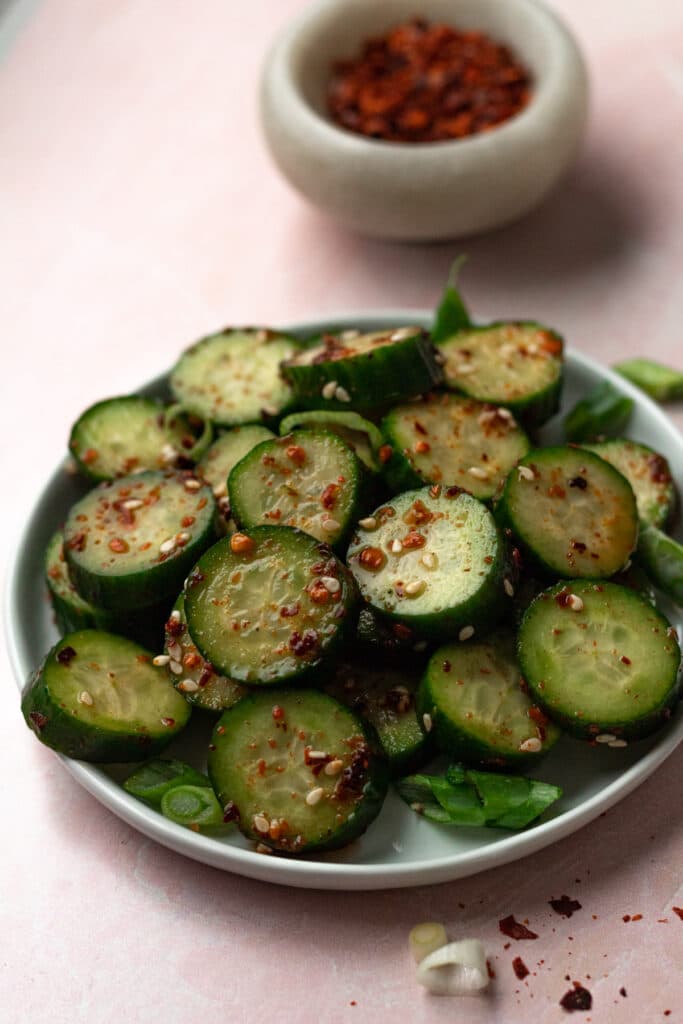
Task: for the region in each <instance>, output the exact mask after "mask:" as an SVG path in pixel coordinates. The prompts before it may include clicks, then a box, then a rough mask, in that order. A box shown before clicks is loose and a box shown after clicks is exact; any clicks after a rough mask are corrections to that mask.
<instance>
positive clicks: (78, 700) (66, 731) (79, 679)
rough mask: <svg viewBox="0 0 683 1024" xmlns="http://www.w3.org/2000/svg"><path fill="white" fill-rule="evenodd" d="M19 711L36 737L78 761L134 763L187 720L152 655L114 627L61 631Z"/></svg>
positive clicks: (181, 702)
mask: <svg viewBox="0 0 683 1024" xmlns="http://www.w3.org/2000/svg"><path fill="white" fill-rule="evenodd" d="M21 709H22V712H23V715H24V718H25V720H26V724H27V725H28V726H29V728H31V729H33V731H34V732H35V734H36V736H37V737H38V739H39V740H40V741H41V742H42V743H45V744H46V746H48V747H52V748H53V750H57V751H59V752H60V753H61V754H66V756H67V757H73V758H78V759H79V760H82V761H103V762H115V761H139V760H140V759H141V758H143V757H149V756H151V755H152V754H157V753H159V752H160V751H161V750H163V748H164V747H165V746H166V745H167V744H168V743H170V741H171V740H172V739H173V737H174V736H175V735H176V734H177V733H178V732H180V730H181V729H183V728H184V726H185V725H186V724H187V721H188V719H189V717H190V712H191V708H190V705H189V704H188V703H187V701H185V700H184V699H183V698H182V697H181V696H180V694H179V693H176V691H175V690H174V689H173V687H172V686H171V684H170V683H169V681H168V677H167V675H166V672H165V671H163V670H162V669H158V668H155V667H154V666H153V665H152V655H151V654H150V653H149V652H148V651H146V650H145V649H144V647H140V646H138V644H134V643H132V641H130V640H126V639H124V637H121V636H115V635H114V634H113V633H104V632H99V631H97V630H81V631H79V632H76V633H68V634H67V635H66V636H65V637H64V638H63V639H62V640H60V641H59V643H58V644H57V645H56V646H55V647H53V649H52V650H51V651H50V653H49V654H48V655H47V657H46V659H45V661H44V662H43V664H42V665H41V667H40V668H39V669H38V671H37V672H36V673H35V674H34V675H33V676H32V677H31V679H30V680H29V682H28V684H27V686H26V689H25V690H24V693H23V697H22V703H21Z"/></svg>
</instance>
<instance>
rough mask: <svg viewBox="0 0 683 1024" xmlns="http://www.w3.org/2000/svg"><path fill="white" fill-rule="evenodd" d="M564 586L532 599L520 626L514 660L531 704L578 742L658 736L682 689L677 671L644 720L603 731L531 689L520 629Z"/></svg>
mask: <svg viewBox="0 0 683 1024" xmlns="http://www.w3.org/2000/svg"><path fill="white" fill-rule="evenodd" d="M577 582H584V581H577ZM585 582H586V584H590V585H591V586H594V585H595V584H596V583H598V584H599V585H602V586H605V585H607V586H610V585H613V586H616V585H617V584H610V581H609V580H586V581H585ZM565 586H566V584H565V583H557V584H556V585H555V586H554V587H551V588H550V589H549V590H545V591H543V593H542V594H539V595H538V597H537V598H535V599H534V601H532V603H531V605H530V606H529V609H528V610H527V612H526V614H525V615H524V618H523V620H522V625H521V627H520V630H519V634H518V640H517V656H518V659H519V664H520V667H521V669H522V675H523V676H524V679H525V680H526V683H527V686H528V687H529V691H530V695H532V696H533V701H534V704H537V705H538V706H539V707H540V708H541V710H542V711H544V712H545V714H546V715H547V716H548V718H550V719H551V720H552V721H553V722H556V723H557V725H559V726H560V728H561V729H562V730H563V731H564V732H566V733H569V735H571V736H575V737H576V738H577V739H580V740H588V741H589V742H590V741H594V739H595V737H596V736H599V735H600V733H601V732H608V733H611V734H612V735H615V736H617V738H619V739H625V740H640V739H644V738H645V737H646V736H650V735H652V733H655V732H657V731H658V730H659V729H661V728H662V727H663V726H664V725H666V723H667V722H668V721H669V719H670V718H671V715H672V713H673V709H674V708H675V707H676V705H677V704H678V701H679V700H680V697H681V688H682V686H683V679H682V678H681V674H680V669H679V674H678V680H677V683H676V685H675V686H674V687H672V689H671V690H670V691H669V693H668V694H667V695H666V697H665V698H664V700H662V701H661V702H660V704H659V705H658V706H657V707H656V708H653V709H652V711H651V712H650V713H649V714H648V715H647V716H645V717H643V718H642V719H640V720H639V721H638V722H616V723H613V722H610V723H609V725H605V726H604V728H603V727H602V726H597V725H596V724H595V723H591V722H586V723H585V724H584V723H583V722H582V721H581V720H579V719H577V718H576V717H574V716H573V715H568V714H564V713H563V712H562V711H560V710H558V709H557V708H556V707H555V706H554V705H552V704H551V703H550V702H549V701H547V700H544V697H543V691H542V690H540V689H539V688H538V687H536V686H534V684H533V682H532V681H531V680H530V679H529V676H528V673H527V671H526V668H525V664H524V661H525V653H526V645H525V642H524V635H523V629H524V623H525V620H526V618H527V615H528V614H529V613H530V611H531V609H532V608H533V606H534V605H535V604H536V602H537V601H542V600H545V599H547V597H548V596H550V597H553V596H554V595H555V594H556V593H559V592H560V591H561V590H562V589H564V587H565ZM631 593H632V594H633V596H634V599H637V600H639V601H642V602H643V604H645V605H646V607H647V609H648V611H649V612H650V613H652V612H654V613H655V614H658V613H657V611H656V609H654V608H653V607H652V605H650V604H649V602H648V601H647V598H646V597H643V596H642V595H640V594H638V593H637V592H636V591H631ZM659 617H660V618H661V621H662V624H663V625H664V626H665V627H666V628H668V627H669V623H668V622H667V621H666V619H665V618H664V617H663V616H661V615H660V616H659ZM674 642H675V644H676V646H677V647H678V646H679V644H678V640H677V639H676V638H675V637H674Z"/></svg>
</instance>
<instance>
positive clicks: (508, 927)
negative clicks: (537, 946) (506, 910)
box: [498, 914, 538, 940]
mask: <svg viewBox="0 0 683 1024" xmlns="http://www.w3.org/2000/svg"><path fill="white" fill-rule="evenodd" d="M498 927H499V928H500V930H501V932H502V933H503V935H507V937H508V938H509V939H518V940H519V939H537V938H538V935H537V934H536V932H532V931H531V930H530V929H529V928H527V927H526V925H523V924H521V923H520V922H519V921H516V920H515V917H514V915H513V914H510V915H509V916H508V917H504V918H503V919H502V920H501V921H499V922H498Z"/></svg>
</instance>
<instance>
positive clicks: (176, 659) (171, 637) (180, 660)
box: [164, 594, 247, 714]
mask: <svg viewBox="0 0 683 1024" xmlns="http://www.w3.org/2000/svg"><path fill="white" fill-rule="evenodd" d="M164 655H165V656H166V657H167V658H169V659H170V660H169V662H168V671H169V674H170V676H171V679H172V680H173V685H174V686H175V688H176V689H177V690H178V692H179V693H182V695H183V696H184V697H185V698H186V699H187V700H188V701H189V702H190V704H193V705H194V706H195V707H198V708H201V709H202V710H203V711H209V712H212V713H214V714H220V713H221V712H222V711H225V709H226V708H231V707H232V705H233V704H236V703H237V701H238V700H240V699H241V698H242V697H244V695H245V693H246V692H247V691H246V690H245V688H244V687H243V686H240V684H239V683H236V682H235V680H234V679H229V678H228V677H227V676H222V675H220V674H219V673H218V672H216V671H215V670H214V668H213V665H211V663H210V662H208V661H206V659H205V658H203V657H202V655H201V654H200V653H199V649H198V648H197V645H196V644H195V643H194V642H193V640H192V637H191V636H190V634H189V631H188V629H187V618H186V616H185V599H184V598H183V595H182V594H181V595H180V597H179V598H178V600H177V601H176V603H175V605H174V606H173V611H172V612H171V615H170V617H169V619H168V621H167V623H166V627H165V642H164Z"/></svg>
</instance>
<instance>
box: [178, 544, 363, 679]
mask: <svg viewBox="0 0 683 1024" xmlns="http://www.w3.org/2000/svg"><path fill="white" fill-rule="evenodd" d="M355 598H356V592H355V587H354V585H353V579H352V578H351V576H350V574H349V573H348V572H347V570H346V568H345V567H344V565H343V564H342V563H341V562H340V561H339V560H338V559H337V558H335V556H334V555H333V554H332V551H331V550H330V548H328V547H327V546H326V545H324V544H319V543H318V542H317V541H315V540H314V539H313V537H310V536H309V535H308V534H306V533H303V532H302V531H301V530H294V529H292V528H291V527H288V526H257V527H254V529H253V530H250V531H249V533H248V534H245V533H236V534H233V536H232V537H230V538H227V537H226V538H225V539H224V540H221V541H219V542H218V543H217V544H214V546H213V547H212V548H210V549H209V550H208V551H207V552H206V554H205V555H204V556H203V557H202V558H201V559H200V561H199V564H198V566H197V567H196V569H195V570H193V572H192V573H191V575H190V577H189V579H188V582H187V586H186V588H185V614H186V615H187V623H188V628H189V631H190V635H191V637H192V639H193V640H194V642H195V643H196V645H197V647H198V648H199V650H200V651H201V653H202V654H203V655H204V657H205V658H207V659H208V660H209V661H210V662H211V664H212V665H213V667H214V669H215V670H216V671H217V672H221V673H222V674H223V675H226V676H229V677H230V678H231V679H235V680H237V681H239V682H244V683H249V684H250V685H262V684H273V683H280V682H285V681H290V680H294V679H300V678H302V677H304V676H308V675H311V674H312V673H314V672H316V671H317V670H319V669H320V667H321V666H322V665H323V664H324V663H325V662H326V661H327V660H328V659H329V658H330V656H331V655H333V654H334V650H335V648H336V646H337V645H338V644H339V643H340V642H341V641H342V639H343V636H344V631H345V626H346V624H347V621H348V615H349V612H350V611H351V609H352V607H353V604H354V602H355Z"/></svg>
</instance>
